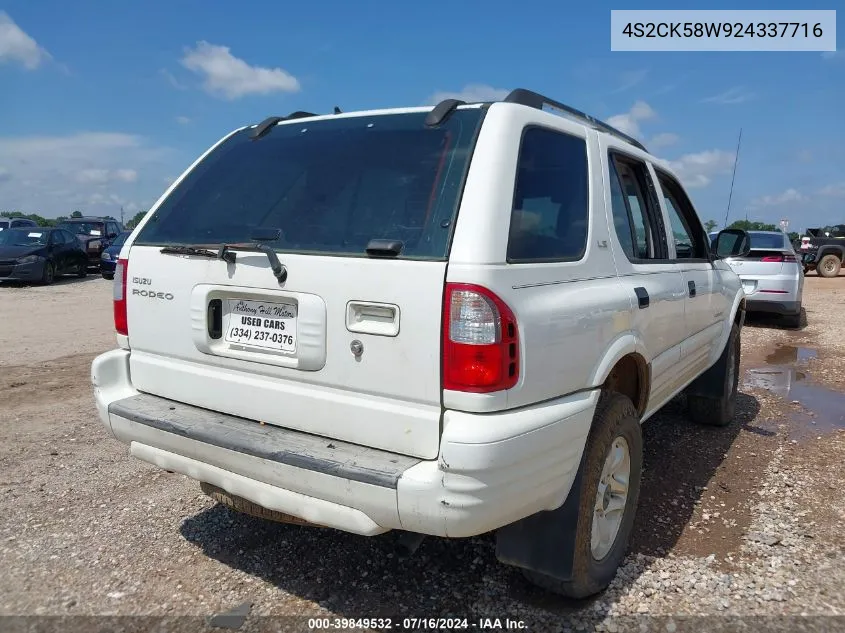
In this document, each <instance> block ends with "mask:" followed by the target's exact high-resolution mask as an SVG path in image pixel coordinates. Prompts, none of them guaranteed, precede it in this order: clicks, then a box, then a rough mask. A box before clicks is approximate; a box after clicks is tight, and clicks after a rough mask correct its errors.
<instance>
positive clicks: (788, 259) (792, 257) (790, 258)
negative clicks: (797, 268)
mask: <svg viewBox="0 0 845 633" xmlns="http://www.w3.org/2000/svg"><path fill="white" fill-rule="evenodd" d="M783 261H785V262H797V261H798V260H797V259H796V258H795V255H784V256H783Z"/></svg>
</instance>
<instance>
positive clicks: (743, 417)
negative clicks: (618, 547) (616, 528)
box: [0, 274, 845, 632]
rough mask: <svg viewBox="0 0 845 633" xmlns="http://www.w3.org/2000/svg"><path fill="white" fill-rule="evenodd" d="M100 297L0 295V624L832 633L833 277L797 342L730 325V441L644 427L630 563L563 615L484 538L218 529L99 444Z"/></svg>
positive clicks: (143, 467)
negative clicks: (737, 367) (398, 541)
mask: <svg viewBox="0 0 845 633" xmlns="http://www.w3.org/2000/svg"><path fill="white" fill-rule="evenodd" d="M111 290H112V289H111V282H108V281H105V280H102V279H99V278H95V277H93V276H92V277H89V278H88V279H85V280H76V279H68V280H62V281H59V282H57V283H56V284H55V285H54V286H51V287H45V288H41V287H5V286H3V287H0V323H2V324H3V327H0V500H2V508H3V513H2V518H0V569H2V570H3V573H2V574H0V616H12V615H20V616H23V615H29V616H32V615H42V616H46V615H50V616H58V615H61V616H79V615H100V616H105V615H113V616H116V615H135V616H138V615H146V616H197V619H196V620H195V621H191V622H192V624H195V625H197V626H200V625H203V626H204V625H205V624H207V623H208V622H207V621H206V620H202V619H200V618H205V617H206V616H211V615H213V614H219V613H222V612H226V611H228V610H230V609H233V608H237V607H239V606H240V607H242V608H243V610H244V613H246V612H247V611H248V612H249V614H250V615H249V617H248V618H247V621H246V623H245V624H244V625H243V630H247V629H248V628H249V627H250V626H254V625H255V622H261V620H258V619H256V618H258V616H285V615H288V616H293V615H308V616H312V617H313V616H320V617H329V618H335V617H338V618H376V617H393V618H394V625H393V628H401V627H398V626H397V625H396V620H395V618H396V617H397V615H399V616H401V617H413V618H431V617H438V616H447V615H458V614H465V615H471V616H472V617H473V618H481V617H489V618H501V619H502V621H503V622H504V619H505V618H509V619H512V620H519V621H522V622H524V623H525V624H526V628H527V629H528V630H592V629H594V628H595V629H597V630H606V631H611V632H612V631H617V630H623V629H624V628H625V622H626V620H625V618H633V617H643V616H649V617H664V618H665V617H672V618H674V619H675V620H674V621H673V623H672V626H673V627H675V628H668V625H667V628H662V629H661V630H670V631H674V630H683V629H682V628H677V627H678V626H679V625H678V623H679V622H683V621H684V620H683V618H684V617H688V618H693V619H692V620H689V621H690V622H695V623H697V624H702V622H703V621H701V620H695V619H694V618H701V617H709V618H711V619H710V620H708V621H707V622H706V623H704V624H705V626H706V627H707V628H710V629H711V630H715V628H716V627H715V625H714V623H716V622H717V619H718V618H721V620H718V621H726V622H730V621H731V618H738V617H750V618H752V619H753V618H757V620H754V621H757V622H768V621H767V620H765V619H764V618H766V617H768V616H775V615H778V616H796V617H798V616H804V617H803V618H802V619H801V620H800V622H801V623H802V624H801V626H804V625H806V624H808V623H812V624H813V626H815V627H816V628H813V629H812V630H836V629H839V630H842V628H840V627H845V619H837V618H836V616H845V598H843V594H842V591H841V587H842V586H843V584H845V565H843V562H845V535H843V531H842V529H841V528H842V526H843V525H845V495H843V494H842V483H841V480H842V477H841V465H842V461H843V457H845V432H844V431H843V426H845V421H843V415H845V395H843V394H845V371H843V370H845V318H843V315H845V277H840V278H839V279H822V278H819V277H817V276H815V275H814V274H811V275H809V276H808V277H807V279H806V284H805V294H804V302H805V307H806V313H807V326H806V327H804V328H802V329H800V330H788V329H784V328H781V327H780V326H779V324H778V322H777V321H776V320H773V319H761V318H750V319H749V322H748V323H747V324H746V327H745V328H744V330H743V334H742V378H741V394H740V397H739V403H738V415H737V419H736V420H735V421H734V423H732V424H731V425H730V426H728V427H726V428H723V429H713V428H704V427H698V426H695V425H694V424H692V423H691V422H689V421H688V420H687V418H686V414H685V402H684V399H683V397H679V398H676V399H675V400H674V401H673V402H671V403H669V404H668V405H667V406H666V407H665V408H664V410H663V411H661V412H660V413H658V414H657V415H656V416H655V417H654V418H653V419H651V420H649V421H648V422H646V424H645V425H644V434H645V451H646V454H645V472H644V479H643V490H642V493H641V501H640V506H639V510H638V515H637V521H636V527H635V534H634V537H633V542H632V546H631V550H630V553H629V556H628V558H627V559H626V563H625V565H624V566H623V567H622V569H621V570H620V572H619V574H618V575H617V578H616V580H615V581H614V583H613V584H612V585H611V587H610V588H609V589H608V590H607V591H606V592H605V593H604V594H602V595H600V596H598V597H597V598H595V599H592V600H589V601H585V602H579V603H573V602H571V601H565V600H562V599H560V598H556V597H554V596H551V595H548V594H545V593H543V592H542V591H539V590H537V589H535V588H533V587H532V586H531V585H529V584H528V583H527V581H525V580H524V579H523V577H522V575H521V574H520V573H519V572H518V571H517V570H514V569H510V568H507V567H504V566H501V565H499V564H498V563H497V561H496V559H495V552H494V540H493V538H492V537H490V536H483V537H478V538H472V539H465V540H451V541H446V540H439V539H433V538H432V539H427V540H426V541H424V542H423V544H422V546H421V547H420V549H419V550H418V552H417V553H416V554H415V555H414V556H413V557H412V558H410V559H407V560H402V559H400V558H398V557H397V556H396V554H395V551H394V542H395V537H394V535H392V534H387V535H383V536H379V537H374V538H370V539H365V538H362V537H357V536H353V535H348V534H343V533H339V532H334V531H331V530H321V529H314V528H303V527H296V526H287V525H280V524H274V523H269V522H264V521H261V520H258V519H253V518H251V517H246V516H242V515H238V514H235V513H233V512H231V511H229V510H227V509H225V508H223V507H220V506H217V505H215V503H214V502H213V501H212V500H211V499H209V498H208V497H206V496H205V495H203V494H202V493H201V492H200V490H199V486H198V484H196V483H195V482H192V481H190V480H188V479H187V478H185V477H182V476H180V475H175V474H168V473H166V472H163V471H159V470H157V469H155V468H154V467H152V466H150V465H148V464H145V463H143V462H140V461H138V460H135V459H131V458H130V457H129V456H128V454H127V447H126V446H124V445H122V444H120V443H118V442H117V441H115V440H113V439H111V438H110V436H109V435H108V434H107V432H106V430H105V429H104V428H103V427H102V426H101V424H100V422H99V420H98V418H97V415H96V412H95V408H94V403H93V397H92V390H91V386H90V364H91V361H92V360H93V358H94V356H95V355H96V354H98V353H100V352H103V351H106V350H108V349H111V348H112V347H114V346H115V340H114V335H113V331H112V314H111ZM815 616H818V617H815ZM814 617H815V619H814ZM280 621H281V620H280ZM0 622H2V620H0ZM11 622H12V621H11V620H9V621H7V625H10V623H11ZM21 622H23V621H21ZM265 622H266V621H265ZM288 622H289V623H295V628H297V629H298V630H309V628H313V626H312V627H309V626H308V622H307V621H306V620H290V621H288ZM473 622H475V620H473ZM631 622H635V620H630V621H628V623H629V624H631ZM776 622H788V623H789V627H788V628H796V627H794V626H793V625H796V622H798V620H789V619H786V620H783V619H781V620H777V621H775V623H776ZM19 624H20V622H19ZM212 624H213V622H212ZM311 624H313V623H311ZM358 624H360V623H358ZM769 624H770V625H771V626H768V627H767V628H772V627H773V626H774V624H773V623H772V622H769ZM0 626H2V625H0ZM292 626H293V625H292ZM470 628H481V630H484V627H483V626H482V625H481V624H476V626H475V627H473V626H471V627H470ZM7 630H9V629H7ZM488 630H489V629H488ZM632 630H645V629H641V628H639V629H638V628H633V629H632Z"/></svg>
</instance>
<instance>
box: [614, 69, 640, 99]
mask: <svg viewBox="0 0 845 633" xmlns="http://www.w3.org/2000/svg"><path fill="white" fill-rule="evenodd" d="M647 76H648V68H640V69H639V70H629V71H627V72H624V73H622V74H621V75H620V78H619V86H617V87H616V89H615V90H612V91H611V92H610V94H617V93H620V92H625V91H626V90H630V89H631V88H633V87H634V86H637V85H639V84H641V83H642V82H643V81H645V78H646V77H647Z"/></svg>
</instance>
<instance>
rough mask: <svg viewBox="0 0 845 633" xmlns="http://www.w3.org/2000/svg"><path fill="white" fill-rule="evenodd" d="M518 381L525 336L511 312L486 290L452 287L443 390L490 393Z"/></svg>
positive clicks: (445, 326) (445, 333)
mask: <svg viewBox="0 0 845 633" xmlns="http://www.w3.org/2000/svg"><path fill="white" fill-rule="evenodd" d="M518 380H519V332H518V328H517V324H516V317H514V314H513V312H512V311H511V309H510V308H508V306H507V305H506V304H505V302H504V301H502V300H501V299H500V298H499V297H497V296H496V295H495V294H493V293H492V292H490V291H489V290H487V289H486V288H482V287H481V286H476V285H472V284H446V293H445V295H444V301H443V388H444V389H448V390H451V391H466V392H472V393H489V392H492V391H501V390H503V389H510V388H511V387H513V386H514V385H515V384H516V383H517V381H518Z"/></svg>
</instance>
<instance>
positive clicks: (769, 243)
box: [749, 231, 788, 249]
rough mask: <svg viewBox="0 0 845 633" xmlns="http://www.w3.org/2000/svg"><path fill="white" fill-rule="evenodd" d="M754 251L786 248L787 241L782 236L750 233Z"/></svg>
mask: <svg viewBox="0 0 845 633" xmlns="http://www.w3.org/2000/svg"><path fill="white" fill-rule="evenodd" d="M749 236H750V237H751V248H752V249H771V248H774V249H779V248H786V247H787V245H788V244H787V241H786V239H785V238H784V236H783V235H782V234H777V233H754V232H753V231H751V232H749Z"/></svg>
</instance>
